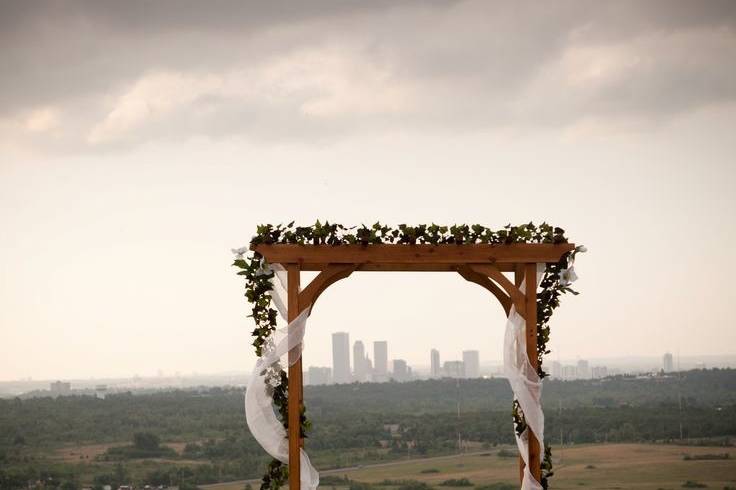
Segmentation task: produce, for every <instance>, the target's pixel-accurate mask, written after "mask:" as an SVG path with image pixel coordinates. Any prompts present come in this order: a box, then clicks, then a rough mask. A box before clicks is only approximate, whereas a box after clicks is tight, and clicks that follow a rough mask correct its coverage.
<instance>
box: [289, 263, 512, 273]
mask: <svg viewBox="0 0 736 490" xmlns="http://www.w3.org/2000/svg"><path fill="white" fill-rule="evenodd" d="M487 263H488V262H485V264H487ZM481 264H482V263H479V264H478V265H481ZM300 265H301V270H303V271H322V270H325V269H326V268H327V267H328V266H329V265H330V264H324V263H314V262H300ZM355 265H356V268H355V270H356V271H358V272H458V268H459V267H461V266H464V265H475V264H460V265H458V264H409V263H405V264H394V263H385V264H373V263H366V264H355ZM495 266H496V268H498V270H500V271H501V272H513V271H514V267H515V264H513V263H506V262H504V263H500V264H498V263H497V264H495Z"/></svg>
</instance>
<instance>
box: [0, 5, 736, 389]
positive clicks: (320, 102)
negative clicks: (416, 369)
mask: <svg viewBox="0 0 736 490" xmlns="http://www.w3.org/2000/svg"><path fill="white" fill-rule="evenodd" d="M0 45H1V46H2V49H0V67H1V68H2V76H0V335H1V336H0V380H8V379H15V378H20V377H33V378H36V379H38V378H62V379H63V378H72V377H87V376H97V377H101V376H130V375H132V374H134V373H138V374H141V375H149V374H153V373H155V372H157V371H158V370H159V369H161V370H163V371H164V372H166V373H173V372H176V371H179V372H181V373H190V372H193V371H196V372H200V373H204V372H218V371H225V370H243V371H244V370H250V368H251V366H252V364H253V362H254V359H255V356H254V354H253V353H252V347H251V346H250V331H251V329H252V323H251V321H250V319H248V318H246V314H247V313H248V310H249V307H248V305H247V303H246V302H245V300H244V298H243V296H242V293H243V284H242V282H241V281H240V280H239V277H238V276H236V275H235V272H236V271H235V270H234V269H232V268H231V267H230V264H231V261H232V255H231V253H230V248H232V247H237V246H242V245H245V244H247V243H248V241H249V239H250V237H251V235H252V234H253V233H254V230H255V227H256V225H257V224H258V223H264V222H272V223H278V222H288V221H291V220H296V221H297V222H299V223H311V222H313V221H314V220H315V219H316V218H320V219H328V220H330V221H337V222H341V223H344V224H360V223H367V224H370V223H373V222H374V221H376V220H381V221H384V222H387V223H390V224H398V223H422V222H432V221H434V222H438V223H448V224H452V223H455V222H469V223H470V222H479V223H483V224H485V225H488V226H491V227H501V226H503V225H505V224H506V223H509V222H511V223H521V222H528V221H530V220H534V221H535V222H541V221H545V220H546V221H548V222H550V223H552V224H554V225H557V226H561V227H563V228H565V229H566V230H567V232H568V235H569V236H570V237H571V239H572V240H574V241H575V242H576V243H579V244H585V245H586V246H587V247H588V248H589V250H590V251H589V253H587V254H585V255H583V256H581V257H580V260H579V261H578V264H577V265H576V269H577V270H578V273H579V276H580V280H579V282H578V283H577V284H576V285H577V288H578V289H579V290H580V291H581V293H582V294H581V295H580V296H577V297H565V298H564V303H563V306H562V307H561V308H560V309H559V310H558V312H557V313H556V315H555V317H554V319H553V322H552V328H553V333H552V339H553V340H552V349H553V354H552V355H551V356H550V358H551V359H556V358H560V359H563V360H564V359H570V360H575V359H578V358H590V357H616V356H626V355H651V356H660V355H661V354H662V353H664V352H665V351H666V350H671V351H673V352H678V351H679V352H680V353H681V354H682V355H705V354H733V353H736V348H735V347H736V321H734V319H733V318H734V315H733V304H734V302H736V288H734V285H733V284H734V277H735V276H736V265H735V264H736V262H735V261H734V258H733V254H732V250H733V248H734V245H733V244H734V241H735V239H736V218H735V216H736V192H735V190H736V163H735V161H734V154H735V150H736V137H735V135H736V63H734V60H736V3H734V2H732V1H707V2H694V1H688V2H684V1H683V2H677V1H661V2H659V1H649V2H642V1H633V2H623V1H621V2H605V3H604V2H584V1H580V2H566V1H555V2H508V3H500V2H487V1H478V2H473V1H468V2H439V1H437V2H396V1H390V2H389V1H386V2H383V1H370V2H349V1H342V2H337V1H335V2H331V1H314V2H292V3H285V2H242V1H232V2H230V1H215V2H199V1H191V2H181V1H178V2H172V1H158V2H99V1H87V2H85V1H77V2H63V1H46V2H24V1H6V2H2V3H0ZM494 301H495V300H494V299H493V298H492V297H491V296H490V295H489V294H488V293H487V292H486V291H485V290H483V289H481V288H479V287H478V286H476V285H473V284H470V283H466V282H465V281H464V280H463V279H462V278H460V277H459V276H455V275H451V274H375V273H362V274H355V275H353V276H352V277H351V278H349V279H348V280H345V281H342V282H340V283H338V284H337V285H335V286H333V287H332V288H331V289H330V290H329V291H328V292H327V293H325V294H324V295H323V296H322V297H321V298H320V301H319V304H318V306H317V307H316V308H315V311H314V314H313V315H312V318H311V320H310V323H309V325H308V333H307V344H306V351H305V354H304V355H305V361H304V362H305V364H306V365H307V366H308V365H330V364H331V346H330V333H331V332H334V331H338V330H347V331H349V332H350V333H351V342H352V341H353V340H356V339H362V340H363V341H364V342H366V343H371V342H372V341H373V340H388V341H389V351H390V352H389V357H390V358H398V357H401V358H405V359H407V360H408V361H409V363H410V364H414V365H421V364H424V365H426V364H428V363H429V350H430V349H431V348H433V347H436V348H438V349H439V350H440V351H441V353H442V360H443V361H444V360H449V359H458V358H459V357H460V353H461V351H462V350H463V349H469V348H478V349H480V351H481V360H482V361H489V360H497V359H500V357H501V339H502V335H503V328H504V317H503V311H502V309H501V308H500V306H499V305H498V304H497V303H496V302H494ZM369 355H371V357H372V349H370V348H369Z"/></svg>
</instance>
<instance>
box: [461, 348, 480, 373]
mask: <svg viewBox="0 0 736 490" xmlns="http://www.w3.org/2000/svg"><path fill="white" fill-rule="evenodd" d="M463 368H464V371H465V372H464V374H465V377H466V378H480V353H479V352H478V351H477V350H465V351H463Z"/></svg>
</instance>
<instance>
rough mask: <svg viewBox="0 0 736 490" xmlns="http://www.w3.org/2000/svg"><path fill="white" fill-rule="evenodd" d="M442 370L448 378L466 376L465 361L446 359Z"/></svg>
mask: <svg viewBox="0 0 736 490" xmlns="http://www.w3.org/2000/svg"><path fill="white" fill-rule="evenodd" d="M442 371H443V373H444V375H445V376H447V377H448V378H462V377H463V376H465V367H464V366H463V361H445V363H444V364H443V365H442Z"/></svg>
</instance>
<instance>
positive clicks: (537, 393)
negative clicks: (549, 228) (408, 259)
mask: <svg viewBox="0 0 736 490" xmlns="http://www.w3.org/2000/svg"><path fill="white" fill-rule="evenodd" d="M545 268H546V264H537V287H539V282H540V281H541V280H542V275H543V274H544V271H545ZM525 285H526V280H524V281H523V282H522V283H521V287H520V289H521V291H524V288H525ZM503 365H504V374H505V375H506V377H507V378H508V380H509V383H510V384H511V390H512V391H513V392H514V399H515V400H517V401H518V402H519V405H520V406H521V410H522V411H523V412H524V419H525V420H526V424H527V427H528V428H527V429H526V430H525V431H524V432H523V433H522V434H521V436H518V435H516V431H514V434H515V435H516V445H517V446H518V448H519V452H520V453H521V457H522V458H523V459H524V463H525V466H524V479H523V481H522V483H521V490H542V485H541V484H540V483H539V482H538V481H537V480H536V478H534V476H533V475H532V474H531V472H530V471H529V429H531V430H532V432H534V435H535V436H536V438H537V440H538V441H539V448H540V452H539V454H540V455H541V456H542V457H543V456H544V413H543V412H542V380H541V379H540V378H539V375H538V374H537V370H536V369H534V367H532V365H531V363H530V362H529V357H528V356H527V353H526V321H525V320H524V318H522V316H521V315H519V314H518V313H517V312H516V307H515V306H512V307H511V311H510V312H509V317H508V321H507V322H506V334H505V336H504V350H503Z"/></svg>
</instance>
